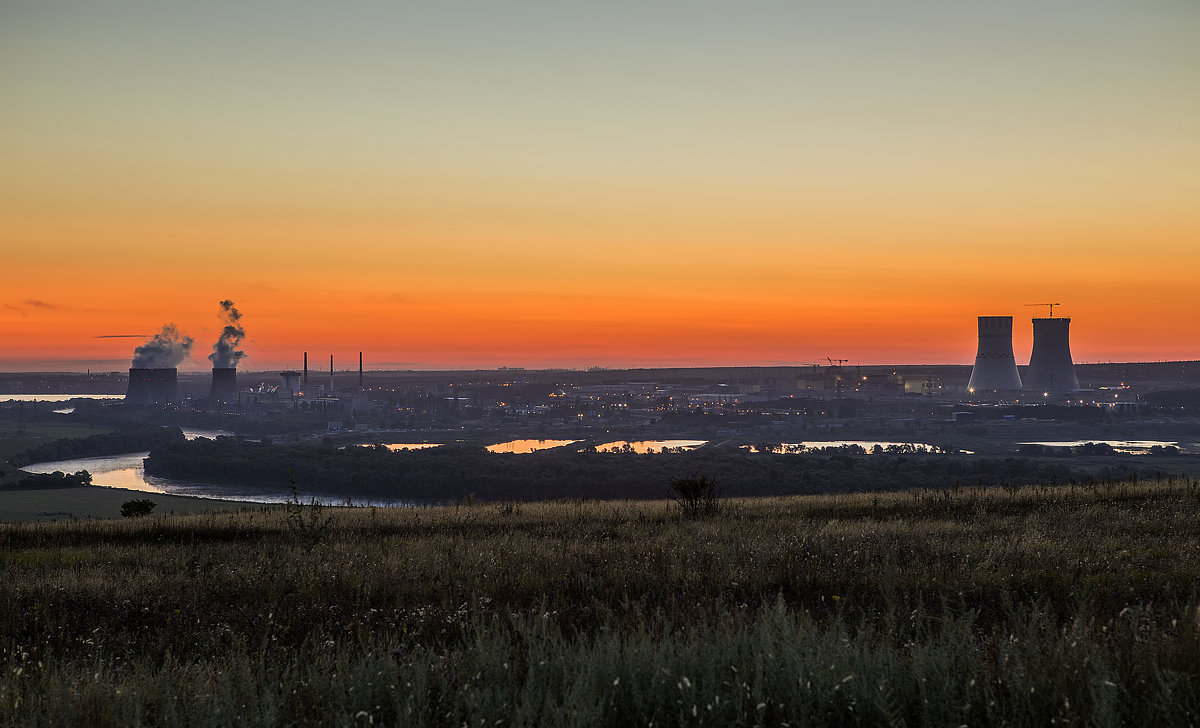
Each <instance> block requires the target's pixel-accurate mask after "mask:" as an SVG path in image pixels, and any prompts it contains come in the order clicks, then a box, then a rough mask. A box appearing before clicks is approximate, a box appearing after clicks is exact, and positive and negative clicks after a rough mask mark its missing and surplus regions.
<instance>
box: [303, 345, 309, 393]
mask: <svg viewBox="0 0 1200 728" xmlns="http://www.w3.org/2000/svg"><path fill="white" fill-rule="evenodd" d="M304 386H306V387H307V386H308V352H307V351H306V352H304Z"/></svg>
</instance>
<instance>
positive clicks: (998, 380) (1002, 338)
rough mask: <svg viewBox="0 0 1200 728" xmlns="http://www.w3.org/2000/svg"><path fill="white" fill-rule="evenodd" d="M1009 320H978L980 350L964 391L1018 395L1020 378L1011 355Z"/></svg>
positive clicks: (997, 318) (1010, 326) (1006, 317)
mask: <svg viewBox="0 0 1200 728" xmlns="http://www.w3.org/2000/svg"><path fill="white" fill-rule="evenodd" d="M1012 330H1013V317H1012V316H980V317H979V349H978V352H977V353H976V354H975V368H974V369H972V370H971V381H970V383H969V384H967V389H968V390H969V391H970V392H971V393H972V394H974V393H977V392H978V393H983V392H1019V391H1020V390H1021V375H1020V374H1019V373H1018V372H1017V360H1016V357H1015V356H1014V355H1013V346H1012Z"/></svg>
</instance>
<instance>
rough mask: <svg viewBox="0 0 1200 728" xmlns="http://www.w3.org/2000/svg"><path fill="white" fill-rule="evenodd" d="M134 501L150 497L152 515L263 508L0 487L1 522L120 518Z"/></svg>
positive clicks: (89, 489)
mask: <svg viewBox="0 0 1200 728" xmlns="http://www.w3.org/2000/svg"><path fill="white" fill-rule="evenodd" d="M134 498H149V499H150V500H152V501H154V502H155V503H156V504H157V507H156V508H155V509H154V513H155V515H163V514H171V513H207V512H210V511H238V510H244V509H253V510H257V509H261V508H271V507H278V506H266V505H263V504H261V503H249V502H246V501H232V500H217V499H215V498H191V497H188V496H180V495H167V494H165V493H146V492H143V491H137V490H126V489H124V488H107V487H102V486H96V485H93V486H86V487H80V488H45V489H38V490H16V489H6V488H0V521H2V522H18V521H69V520H72V519H79V520H84V519H95V518H120V517H121V504H122V503H124V502H125V501H128V500H131V499H134Z"/></svg>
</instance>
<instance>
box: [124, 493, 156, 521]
mask: <svg viewBox="0 0 1200 728" xmlns="http://www.w3.org/2000/svg"><path fill="white" fill-rule="evenodd" d="M157 505H158V504H157V503H155V502H154V501H152V500H150V499H149V498H134V499H133V500H127V501H125V502H124V503H122V504H121V515H122V516H124V517H126V518H137V517H138V516H148V515H150V512H151V511H153V510H154V508H155V506H157Z"/></svg>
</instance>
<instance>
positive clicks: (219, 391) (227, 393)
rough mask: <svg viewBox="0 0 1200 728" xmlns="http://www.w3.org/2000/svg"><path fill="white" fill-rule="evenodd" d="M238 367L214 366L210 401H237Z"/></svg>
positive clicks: (209, 394)
mask: <svg viewBox="0 0 1200 728" xmlns="http://www.w3.org/2000/svg"><path fill="white" fill-rule="evenodd" d="M237 398H238V394H237V369H235V368H234V367H213V370H212V389H211V390H209V392H208V400H209V401H210V402H236V401H237Z"/></svg>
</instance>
